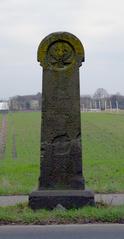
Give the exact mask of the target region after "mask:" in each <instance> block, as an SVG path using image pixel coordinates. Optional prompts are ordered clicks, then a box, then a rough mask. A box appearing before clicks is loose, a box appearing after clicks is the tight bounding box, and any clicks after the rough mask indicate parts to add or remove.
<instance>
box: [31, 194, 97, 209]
mask: <svg viewBox="0 0 124 239" xmlns="http://www.w3.org/2000/svg"><path fill="white" fill-rule="evenodd" d="M58 204H61V205H62V206H63V207H65V208H67V209H69V208H79V207H83V206H84V205H92V206H94V205H95V200H94V193H93V192H92V191H90V190H40V191H35V192H32V193H31V194H30V195H29V206H30V207H31V208H32V209H34V210H35V209H40V208H48V209H53V208H55V207H56V206H57V205H58Z"/></svg>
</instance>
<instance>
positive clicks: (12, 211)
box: [0, 204, 124, 225]
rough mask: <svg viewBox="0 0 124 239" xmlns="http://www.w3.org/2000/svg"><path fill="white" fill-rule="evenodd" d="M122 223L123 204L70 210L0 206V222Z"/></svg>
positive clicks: (25, 205) (24, 205)
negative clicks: (35, 209)
mask: <svg viewBox="0 0 124 239" xmlns="http://www.w3.org/2000/svg"><path fill="white" fill-rule="evenodd" d="M97 222H99V223H124V205H123V206H116V207H115V206H106V205H104V206H103V205H99V204H98V205H97V206H96V207H83V208H80V209H71V210H65V211H62V210H57V209H54V210H52V211H49V210H45V209H42V210H37V211H32V210H31V209H30V208H28V206H27V204H18V205H16V206H8V207H0V224H1V225H2V224H38V225H45V224H71V223H73V224H76V223H78V224H83V223H97Z"/></svg>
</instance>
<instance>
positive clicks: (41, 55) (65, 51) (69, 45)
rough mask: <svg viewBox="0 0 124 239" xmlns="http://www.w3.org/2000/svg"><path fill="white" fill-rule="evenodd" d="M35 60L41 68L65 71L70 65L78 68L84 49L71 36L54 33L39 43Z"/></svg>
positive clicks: (82, 58) (78, 41)
mask: <svg viewBox="0 0 124 239" xmlns="http://www.w3.org/2000/svg"><path fill="white" fill-rule="evenodd" d="M37 59H38V61H39V62H40V65H41V66H43V67H47V68H52V69H63V68H64V69H65V68H66V67H67V66H69V65H72V64H76V65H78V67H79V66H81V65H82V62H83V61H84V47H83V45H82V43H81V41H80V40H79V39H78V38H77V37H76V36H74V35H73V34H71V33H68V32H54V33H51V34H49V35H48V36H46V37H45V38H44V39H43V40H42V41H41V43H40V45H39V47H38V52H37Z"/></svg>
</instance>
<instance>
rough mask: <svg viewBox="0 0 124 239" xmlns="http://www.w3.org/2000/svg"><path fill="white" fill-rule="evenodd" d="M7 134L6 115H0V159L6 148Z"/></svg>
mask: <svg viewBox="0 0 124 239" xmlns="http://www.w3.org/2000/svg"><path fill="white" fill-rule="evenodd" d="M6 136H7V115H6V114H5V113H4V114H3V115H2V124H1V129H0V159H4V155H5V150H6V138H7V137H6Z"/></svg>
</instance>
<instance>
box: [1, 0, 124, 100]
mask: <svg viewBox="0 0 124 239" xmlns="http://www.w3.org/2000/svg"><path fill="white" fill-rule="evenodd" d="M123 24H124V0H0V99H2V98H8V97H10V96H13V95H23V94H32V93H37V92H39V91H41V67H40V66H39V63H38V62H37V56H36V55H37V47H38V45H39V43H40V41H41V40H42V39H43V38H44V37H45V36H46V35H48V34H49V33H51V32H54V31H68V32H71V33H73V34H75V35H76V36H77V37H79V38H80V40H81V41H82V43H83V44H84V47H85V54H86V61H85V63H84V64H83V67H82V68H81V69H80V88H81V94H93V93H94V91H95V90H96V89H97V88H99V87H100V88H101V87H102V88H105V89H106V90H107V91H108V92H109V93H116V92H120V93H121V94H124V66H123V64H124V27H123Z"/></svg>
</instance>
